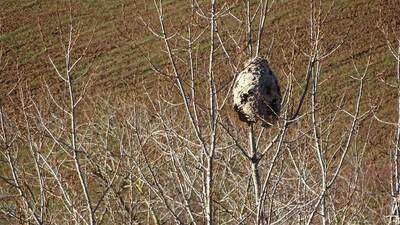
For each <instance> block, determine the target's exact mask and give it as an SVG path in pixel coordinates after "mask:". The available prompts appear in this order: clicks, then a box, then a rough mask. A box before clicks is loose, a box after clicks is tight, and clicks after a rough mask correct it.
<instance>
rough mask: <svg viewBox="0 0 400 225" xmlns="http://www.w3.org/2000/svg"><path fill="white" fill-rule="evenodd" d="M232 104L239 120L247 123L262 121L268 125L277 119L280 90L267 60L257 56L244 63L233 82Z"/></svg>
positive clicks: (279, 105) (264, 124)
mask: <svg viewBox="0 0 400 225" xmlns="http://www.w3.org/2000/svg"><path fill="white" fill-rule="evenodd" d="M233 103H234V109H235V111H236V112H237V113H238V115H239V119H240V120H241V121H243V122H246V123H247V124H249V125H250V124H252V123H256V122H257V121H261V123H262V125H263V126H270V125H271V124H272V123H273V122H275V121H276V120H277V118H278V115H279V111H280V107H281V92H280V88H279V85H278V80H277V79H276V77H275V75H274V74H273V73H272V71H271V69H270V68H269V66H268V61H267V60H266V59H264V58H261V57H257V58H254V59H250V60H249V61H248V62H247V63H246V64H245V68H244V70H243V71H242V72H240V74H239V75H238V77H237V79H236V82H235V86H234V89H233Z"/></svg>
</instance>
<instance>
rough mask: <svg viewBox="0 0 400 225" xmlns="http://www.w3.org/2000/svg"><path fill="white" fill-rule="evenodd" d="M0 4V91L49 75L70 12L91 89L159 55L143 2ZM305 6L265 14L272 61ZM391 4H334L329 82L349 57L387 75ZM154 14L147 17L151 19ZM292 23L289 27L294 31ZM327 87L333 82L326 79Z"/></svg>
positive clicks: (174, 5) (299, 31)
mask: <svg viewBox="0 0 400 225" xmlns="http://www.w3.org/2000/svg"><path fill="white" fill-rule="evenodd" d="M0 4H1V5H0V6H1V8H2V9H5V10H2V11H1V12H0V16H1V24H2V28H1V36H0V44H1V46H2V47H3V48H5V51H6V56H5V58H6V60H7V59H8V65H7V67H6V70H5V71H4V72H3V73H2V76H1V79H0V83H1V89H2V90H5V89H7V88H8V87H9V86H10V85H12V84H15V82H16V81H17V80H18V79H22V80H28V81H29V82H28V86H31V87H37V86H38V84H39V83H41V82H42V79H43V77H44V78H45V79H49V77H52V76H53V75H54V74H53V73H52V71H51V70H52V68H51V65H50V63H49V60H48V56H51V57H52V58H56V59H58V60H56V61H58V63H59V64H62V63H63V59H62V58H61V53H62V49H61V47H60V28H61V30H62V35H63V37H64V38H66V37H67V32H68V22H69V16H68V15H69V14H70V13H69V12H70V11H71V14H72V16H73V20H74V23H75V24H78V25H76V26H75V29H76V30H79V36H80V37H79V40H78V43H77V47H76V49H78V50H77V52H78V53H79V52H82V50H83V49H84V48H85V47H86V44H87V43H88V40H90V39H92V41H91V43H90V46H89V48H88V54H87V58H88V59H90V60H87V65H90V68H91V69H92V70H94V72H93V73H92V74H94V75H92V78H94V81H95V82H94V84H95V85H96V86H98V87H99V88H100V89H97V88H96V90H97V91H100V90H102V91H104V90H112V91H113V92H115V91H127V88H129V89H130V88H132V85H133V86H134V85H135V84H136V85H138V84H139V83H140V82H139V81H142V80H143V78H144V77H148V76H149V75H150V71H149V66H148V63H147V62H146V60H145V59H144V58H143V57H142V54H143V53H144V54H148V55H149V58H152V59H155V60H156V61H157V58H158V56H159V55H160V54H162V52H161V48H160V46H161V45H159V44H160V43H158V42H155V41H156V38H155V37H154V36H152V35H151V34H150V33H149V32H146V31H145V28H144V27H143V26H141V25H139V23H138V18H137V15H138V14H141V15H146V14H153V15H154V14H155V11H154V7H153V4H152V3H150V2H145V1H141V2H139V3H136V4H134V3H131V1H121V0H119V1H73V2H72V7H71V8H69V5H68V4H67V3H66V2H63V1H51V2H45V1H9V0H5V1H2V2H1V3H0ZM164 5H165V9H164V11H165V12H166V14H167V15H168V14H170V15H171V14H173V20H174V21H176V22H177V23H176V24H177V25H178V24H179V15H180V14H181V16H184V15H185V14H186V15H187V14H188V13H187V11H188V9H189V5H188V4H186V3H185V2H184V1H177V2H173V1H167V2H165V1H164ZM143 9H146V10H144V11H143ZM388 9H391V10H388ZM308 11H309V3H308V2H305V1H283V2H278V3H277V4H276V6H275V8H274V9H273V11H272V14H271V15H270V17H268V18H267V23H268V26H267V30H266V34H265V35H266V40H267V41H266V43H264V44H265V45H267V44H269V42H270V40H271V37H272V36H273V37H274V38H275V41H274V43H275V45H274V48H273V50H272V52H271V53H269V55H270V58H271V61H272V62H273V64H274V66H275V67H277V68H281V67H282V66H283V65H284V61H283V60H281V56H282V53H281V48H282V47H283V46H288V43H290V42H291V40H290V37H291V36H292V37H293V38H294V39H295V40H296V41H297V42H298V43H297V44H298V45H299V46H307V43H306V41H307V38H308V36H307V35H308V25H309V23H308ZM398 11H399V10H398V7H396V1H392V2H385V3H379V2H377V1H367V0H358V1H339V2H337V3H336V5H335V7H334V9H333V10H332V15H331V16H330V17H329V18H328V21H327V25H326V28H325V29H326V32H325V34H324V36H326V41H325V42H326V43H329V45H331V46H329V47H333V46H334V44H336V43H339V42H340V39H341V38H343V36H344V35H345V34H346V32H347V31H348V36H347V37H346V39H345V43H344V45H343V47H342V48H341V49H340V51H337V53H336V54H334V55H333V57H332V58H330V59H329V61H327V62H326V64H327V67H326V71H325V72H326V73H327V77H330V78H331V80H330V82H329V83H335V84H337V83H338V82H340V81H341V80H343V77H345V76H346V75H348V74H349V73H353V70H352V63H351V59H352V58H355V59H356V60H359V59H365V58H366V57H367V56H369V55H370V56H372V62H373V65H374V66H373V68H374V72H380V74H381V72H383V71H386V73H385V74H388V75H389V76H390V74H391V73H390V71H393V70H388V69H387V67H388V66H389V65H391V63H392V61H393V60H392V59H391V58H390V56H389V54H388V51H387V48H386V43H385V40H384V38H383V36H382V33H381V32H380V30H379V29H378V27H377V25H378V22H379V21H380V20H383V22H384V23H390V21H391V19H392V18H395V17H396V15H398V13H399V12H398ZM153 17H154V16H153ZM153 17H152V18H151V19H150V20H154V19H156V18H153ZM227 24H228V26H229V25H230V24H229V23H227ZM155 25H157V24H156V23H155ZM224 25H225V24H224ZM174 26H175V25H174ZM178 26H179V25H178ZM228 29H232V27H228ZM295 30H296V34H293V33H294V31H295ZM293 35H294V36H293ZM129 36H130V37H129ZM64 41H65V40H64ZM138 46H140V47H141V48H138ZM299 62H300V63H299V65H296V66H297V68H299V69H303V70H304V65H303V64H302V62H301V61H299ZM84 71H85V70H84V69H82V72H84ZM371 74H372V73H371ZM138 79H139V80H138ZM374 82H375V81H374ZM340 86H341V85H340ZM347 86H348V85H347ZM329 87H334V85H328V88H329ZM133 89H135V88H133ZM327 90H329V89H327ZM332 90H333V89H330V90H329V91H332ZM331 94H335V93H334V92H332V93H331Z"/></svg>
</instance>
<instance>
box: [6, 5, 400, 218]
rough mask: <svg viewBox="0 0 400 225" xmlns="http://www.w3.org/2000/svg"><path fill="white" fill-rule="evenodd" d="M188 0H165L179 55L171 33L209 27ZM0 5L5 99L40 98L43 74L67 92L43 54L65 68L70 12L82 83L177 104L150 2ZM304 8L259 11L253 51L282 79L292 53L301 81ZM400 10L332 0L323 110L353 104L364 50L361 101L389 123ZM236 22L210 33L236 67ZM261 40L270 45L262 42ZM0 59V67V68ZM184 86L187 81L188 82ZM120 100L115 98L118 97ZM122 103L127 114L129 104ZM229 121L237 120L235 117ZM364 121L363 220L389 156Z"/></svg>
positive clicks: (96, 93) (242, 50) (393, 112)
mask: <svg viewBox="0 0 400 225" xmlns="http://www.w3.org/2000/svg"><path fill="white" fill-rule="evenodd" d="M190 2H191V1H183V0H182V1H181V0H168V1H163V6H164V13H165V21H166V25H167V30H168V32H169V33H170V34H177V36H176V37H175V36H174V38H173V39H172V40H171V43H172V47H173V51H174V53H176V55H177V56H178V57H182V58H184V57H185V54H187V52H186V50H185V41H184V40H183V38H181V37H180V36H179V35H181V34H186V33H187V27H188V26H189V24H192V25H193V24H194V26H193V27H195V28H194V30H193V33H194V34H195V35H198V34H200V33H201V32H202V31H203V30H204V29H207V28H208V26H209V23H208V21H204V20H201V19H194V18H195V17H194V16H193V11H192V8H191V7H190ZM235 2H237V1H234V0H230V1H226V2H220V3H219V4H218V6H219V7H221V6H222V4H223V3H232V4H233V3H235ZM255 2H256V1H254V2H253V4H252V9H255V8H256V3H255ZM323 2H324V3H325V1H323ZM329 5H330V4H329V3H328V2H326V4H325V5H324V6H325V7H326V8H325V10H327V9H328V8H329ZM208 6H209V4H208V2H205V1H201V4H200V7H203V8H207V7H208ZM244 6H245V5H244V4H241V3H238V4H237V5H235V8H233V9H231V10H232V13H233V14H235V13H237V14H236V15H237V17H238V18H239V19H238V20H243V21H244V19H245V15H244V14H243V8H244ZM0 8H1V9H2V10H1V11H0V51H2V52H3V56H2V64H0V98H3V96H5V95H6V93H7V91H8V90H10V89H11V88H12V87H13V86H15V85H17V84H19V85H20V86H21V87H22V88H23V89H24V90H26V91H27V93H28V92H29V93H30V94H32V96H35V97H34V98H37V99H38V101H40V100H41V96H45V95H47V91H46V90H44V89H43V87H44V84H45V83H47V84H49V85H50V86H51V87H52V88H54V91H55V92H56V93H57V96H61V97H62V96H64V95H65V91H63V86H62V84H61V83H60V82H59V81H57V79H56V78H57V77H56V74H55V72H54V69H53V67H52V65H51V63H50V61H49V57H51V58H52V59H53V61H54V62H55V64H56V65H57V66H60V68H63V66H62V65H63V63H64V61H65V59H64V58H63V54H62V52H63V47H62V44H61V43H65V41H66V38H67V37H68V32H69V30H68V29H69V27H68V25H69V23H70V22H71V21H72V23H73V24H74V30H75V32H76V33H77V34H78V39H77V42H76V44H75V45H74V52H75V54H76V55H74V57H75V58H77V57H78V56H79V55H81V54H83V53H84V54H85V57H84V60H82V63H80V64H79V66H78V67H77V69H76V72H75V74H74V75H75V76H76V77H79V79H81V80H84V81H89V82H90V87H89V89H88V95H90V96H91V97H93V98H94V97H99V98H102V99H107V101H110V102H112V100H111V99H118V100H119V101H121V102H123V101H122V100H120V99H124V101H132V102H134V103H135V104H136V103H137V104H143V105H147V106H148V107H149V108H151V107H150V106H149V105H151V104H150V103H149V102H148V101H147V100H146V99H147V98H148V96H147V95H145V94H143V93H145V92H147V93H149V95H150V96H153V94H157V93H159V92H162V93H164V94H165V93H166V94H165V95H167V96H169V97H170V100H171V102H168V100H165V102H168V103H169V104H170V105H174V104H176V105H179V103H177V102H178V101H179V98H178V97H179V93H178V92H177V91H176V89H174V88H175V85H174V84H172V82H170V81H171V80H173V79H172V76H173V75H172V72H171V71H172V68H171V66H170V65H169V64H168V58H167V56H166V53H165V49H164V43H163V41H162V40H161V39H159V38H157V37H155V36H154V35H152V33H151V32H150V31H149V30H148V29H147V27H146V26H145V25H144V24H143V23H142V22H141V20H140V19H139V16H143V18H144V20H146V21H147V22H148V23H149V25H150V26H152V27H156V28H157V29H156V30H158V18H157V16H156V14H155V12H156V11H155V7H154V5H153V1H147V0H138V1H129V0H126V1H125V0H113V1H107V0H80V1H71V2H70V3H69V2H68V1H59V0H57V1H40V0H36V1H29V0H19V1H14V0H2V1H0ZM309 11H310V4H309V2H308V1H295V0H279V1H276V2H275V4H274V6H273V8H272V9H271V12H270V13H269V14H268V15H267V18H266V26H265V33H264V38H263V39H262V40H263V42H262V48H261V55H264V56H267V57H268V60H269V62H270V65H271V67H272V69H273V71H275V72H276V74H277V75H278V78H280V82H281V83H282V86H284V85H285V84H286V83H287V81H286V80H284V79H285V76H284V75H283V74H284V73H287V72H288V67H287V66H288V64H290V63H291V62H293V68H292V69H293V71H294V72H293V73H294V76H295V77H296V79H297V83H296V85H297V86H299V87H300V86H302V85H303V84H304V82H305V81H304V77H305V73H306V69H307V57H305V56H304V54H303V52H308V51H310V45H309V32H310V31H309V29H310V28H309ZM398 15H400V3H399V2H398V1H396V0H392V1H390V0H388V1H373V0H338V1H335V4H334V6H333V8H332V10H331V12H330V13H329V15H328V17H327V19H326V22H325V24H324V26H323V33H322V36H323V43H324V45H323V49H322V50H323V51H325V50H326V51H329V50H331V49H334V48H335V46H337V45H338V44H341V45H340V48H339V49H338V50H337V51H336V52H335V53H333V54H332V55H331V56H330V57H328V58H327V59H326V60H323V61H322V62H321V64H322V68H323V69H322V71H323V77H322V78H321V80H322V81H321V83H320V84H319V86H320V87H319V88H320V93H319V94H320V95H319V96H320V99H321V102H323V104H321V105H322V106H321V107H324V108H323V109H322V110H321V112H323V113H328V112H330V110H334V109H335V108H336V107H337V105H336V104H337V101H338V99H341V98H343V99H344V102H345V103H348V104H349V105H351V104H352V103H355V101H356V98H355V95H356V94H357V90H358V89H357V85H358V83H357V82H356V81H354V80H353V79H351V77H350V76H352V75H355V74H356V71H355V69H354V65H357V66H359V68H360V69H361V68H363V67H364V66H365V64H366V62H367V61H368V59H370V62H371V65H370V67H369V70H368V73H367V78H366V84H365V89H364V91H365V93H364V96H363V101H362V106H361V108H362V109H368V108H373V107H377V110H376V114H377V115H378V116H379V117H380V118H384V119H385V120H386V121H392V122H393V121H395V120H396V118H397V108H396V102H397V97H398V96H397V90H395V89H394V88H391V87H390V86H388V85H385V84H384V83H383V82H381V81H382V80H385V81H386V82H389V83H390V82H392V83H393V82H395V79H396V77H395V71H396V67H395V59H394V58H393V56H392V55H391V54H390V52H389V50H388V47H387V42H389V43H392V44H395V39H394V36H393V35H392V34H393V33H394V34H397V35H399V30H400V20H398V18H397V17H398ZM243 21H242V22H238V21H236V20H234V19H233V18H232V17H228V16H227V17H222V18H219V20H218V26H219V27H218V28H219V30H218V32H219V33H220V34H221V37H222V39H223V40H224V41H225V43H226V46H225V47H226V49H227V51H228V52H229V53H231V55H232V61H233V62H234V64H235V65H237V66H238V68H239V70H240V69H241V67H242V66H243V62H244V61H245V60H246V59H247V58H248V54H247V49H246V43H247V40H246V35H245V34H246V29H245V26H244V24H243V23H244V22H243ZM255 24H257V22H255ZM254 27H256V25H254ZM389 28H390V29H392V31H393V32H391V35H389V36H388V37H387V39H388V40H386V39H385V35H384V34H383V32H382V30H385V29H386V30H387V29H389ZM232 38H234V39H235V40H236V41H238V43H237V44H236V43H235V44H234V43H233V42H232V41H231V40H232ZM208 40H209V35H208V34H207V32H206V34H204V35H201V36H200V41H199V42H198V44H197V45H196V46H195V56H196V59H197V62H198V65H197V68H199V69H198V70H199V72H198V73H199V74H201V73H203V74H206V73H207V63H208V61H207V60H208V58H207V57H208V52H209V48H210V46H209V42H208ZM271 43H272V45H271ZM270 46H271V48H270ZM269 48H270V51H268V49H269ZM292 53H293V55H292V58H289V62H288V61H285V60H284V58H285V57H289V56H290V54H292ZM215 54H216V55H217V56H216V62H215V71H214V76H215V78H216V83H217V86H218V87H225V86H227V85H229V84H230V82H231V81H232V78H233V77H234V74H233V72H232V71H231V70H230V69H229V66H228V65H227V64H226V58H225V56H224V52H223V50H222V47H219V48H218V49H217V50H216V51H215ZM144 56H145V57H147V58H148V59H149V60H150V61H152V62H154V63H155V64H156V65H158V66H159V67H160V68H162V70H163V71H164V72H165V73H166V74H167V75H166V76H159V75H157V74H156V73H155V72H153V70H152V69H151V67H150V64H149V63H148V60H146V58H145V57H144ZM186 63H187V62H186V61H185V60H183V59H182V60H180V61H179V63H178V65H177V66H178V69H181V70H182V71H184V72H183V74H184V75H183V76H184V77H185V78H187V77H189V72H190V71H186V70H185V68H186V67H185V65H186ZM3 65H4V69H3V70H1V68H3V67H2V66H3ZM207 84H208V83H207V77H206V76H205V77H200V78H199V80H197V81H196V86H197V87H198V90H199V91H200V92H201V91H207ZM184 85H186V87H188V86H189V85H190V84H189V81H187V83H184ZM222 89H224V88H222ZM18 97H19V96H18V92H17V91H16V92H14V93H12V94H11V97H10V98H7V99H4V101H5V102H6V104H5V108H13V107H15V108H18V107H19V106H18V104H19V102H18V101H17V100H16V99H18ZM61 97H60V98H61ZM207 97H208V96H206V95H204V96H200V97H199V102H200V103H199V105H200V107H199V108H206V106H205V105H206V104H207V101H208V100H207ZM127 99H128V100H127ZM175 100H176V101H175ZM88 102H89V103H87V105H86V106H84V107H83V109H82V110H81V111H80V113H81V114H80V116H81V117H82V118H90V115H91V113H93V112H91V108H90V107H92V109H93V108H96V103H93V105H92V104H91V103H90V101H88ZM330 102H332V104H330ZM120 105H122V106H121V107H123V103H122V104H120ZM85 107H86V108H85ZM126 110H127V113H128V112H129V109H126ZM348 110H353V109H348ZM99 111H100V109H99ZM11 112H13V110H11ZM124 112H125V111H124ZM177 112H178V113H177V114H179V112H180V113H182V112H183V111H179V110H177ZM140 113H143V112H140ZM95 114H96V113H95ZM143 114H144V117H146V116H147V115H145V114H146V113H143ZM233 114H234V112H233V110H232V107H231V104H230V103H229V104H227V105H226V106H224V107H223V108H222V109H221V115H226V116H228V117H230V116H232V117H234V116H233ZM141 115H142V114H141ZM16 116H17V117H18V116H19V115H16ZM152 116H154V115H149V117H151V118H148V121H152ZM146 119H147V117H146ZM177 120H179V118H177ZM233 121H238V120H237V119H233ZM368 121H369V120H368ZM148 123H150V122H148ZM366 124H367V122H365V124H363V125H362V127H363V128H365V127H367V126H368V125H366ZM371 124H372V125H370V126H372V129H368V130H367V129H360V133H361V134H360V135H361V136H363V135H364V136H365V135H367V133H368V135H369V136H370V139H369V143H368V146H367V147H366V156H365V157H366V159H365V164H364V167H363V170H364V173H363V175H362V176H361V178H360V179H361V181H360V183H361V185H360V188H361V189H363V190H364V189H365V192H366V193H367V194H366V195H368V196H369V197H368V198H367V199H366V200H365V202H364V203H363V206H365V207H366V208H368V209H371V210H370V211H371V212H372V213H371V215H363V216H360V218H361V217H363V218H364V219H365V221H367V222H366V224H370V223H371V224H373V223H374V222H375V223H376V224H379V222H381V221H382V220H381V219H379V218H380V215H381V214H387V212H388V210H389V209H388V202H389V201H390V197H389V195H390V188H391V187H390V182H391V180H390V179H391V175H390V166H388V161H389V160H390V155H389V149H390V148H391V147H393V136H394V132H395V129H394V127H391V126H386V125H383V124H381V123H378V122H376V121H374V122H371ZM348 125H349V124H346V122H340V121H339V122H338V124H337V131H336V132H333V133H332V135H333V136H335V137H338V139H340V137H341V135H342V134H341V133H340V131H341V129H342V128H345V127H347V126H348ZM88 126H89V125H88ZM185 126H186V125H182V127H180V126H179V129H182V130H184V127H185ZM60 132H61V131H60ZM240 132H243V130H240ZM183 133H184V132H183ZM116 145H117V144H116ZM0 165H3V164H0ZM4 165H5V164H4ZM2 170H4V174H7V173H8V172H9V171H8V169H7V168H2ZM2 174H3V172H2ZM1 186H3V185H0V187H1ZM4 186H6V185H4ZM149 193H150V191H149ZM221 195H222V194H221ZM149 196H150V194H149ZM221 198H222V197H221ZM143 204H144V203H143ZM365 212H366V211H363V213H365ZM377 218H378V219H377ZM110 220H111V219H110ZM360 221H361V220H360ZM371 221H372V222H371ZM376 221H379V222H376Z"/></svg>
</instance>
